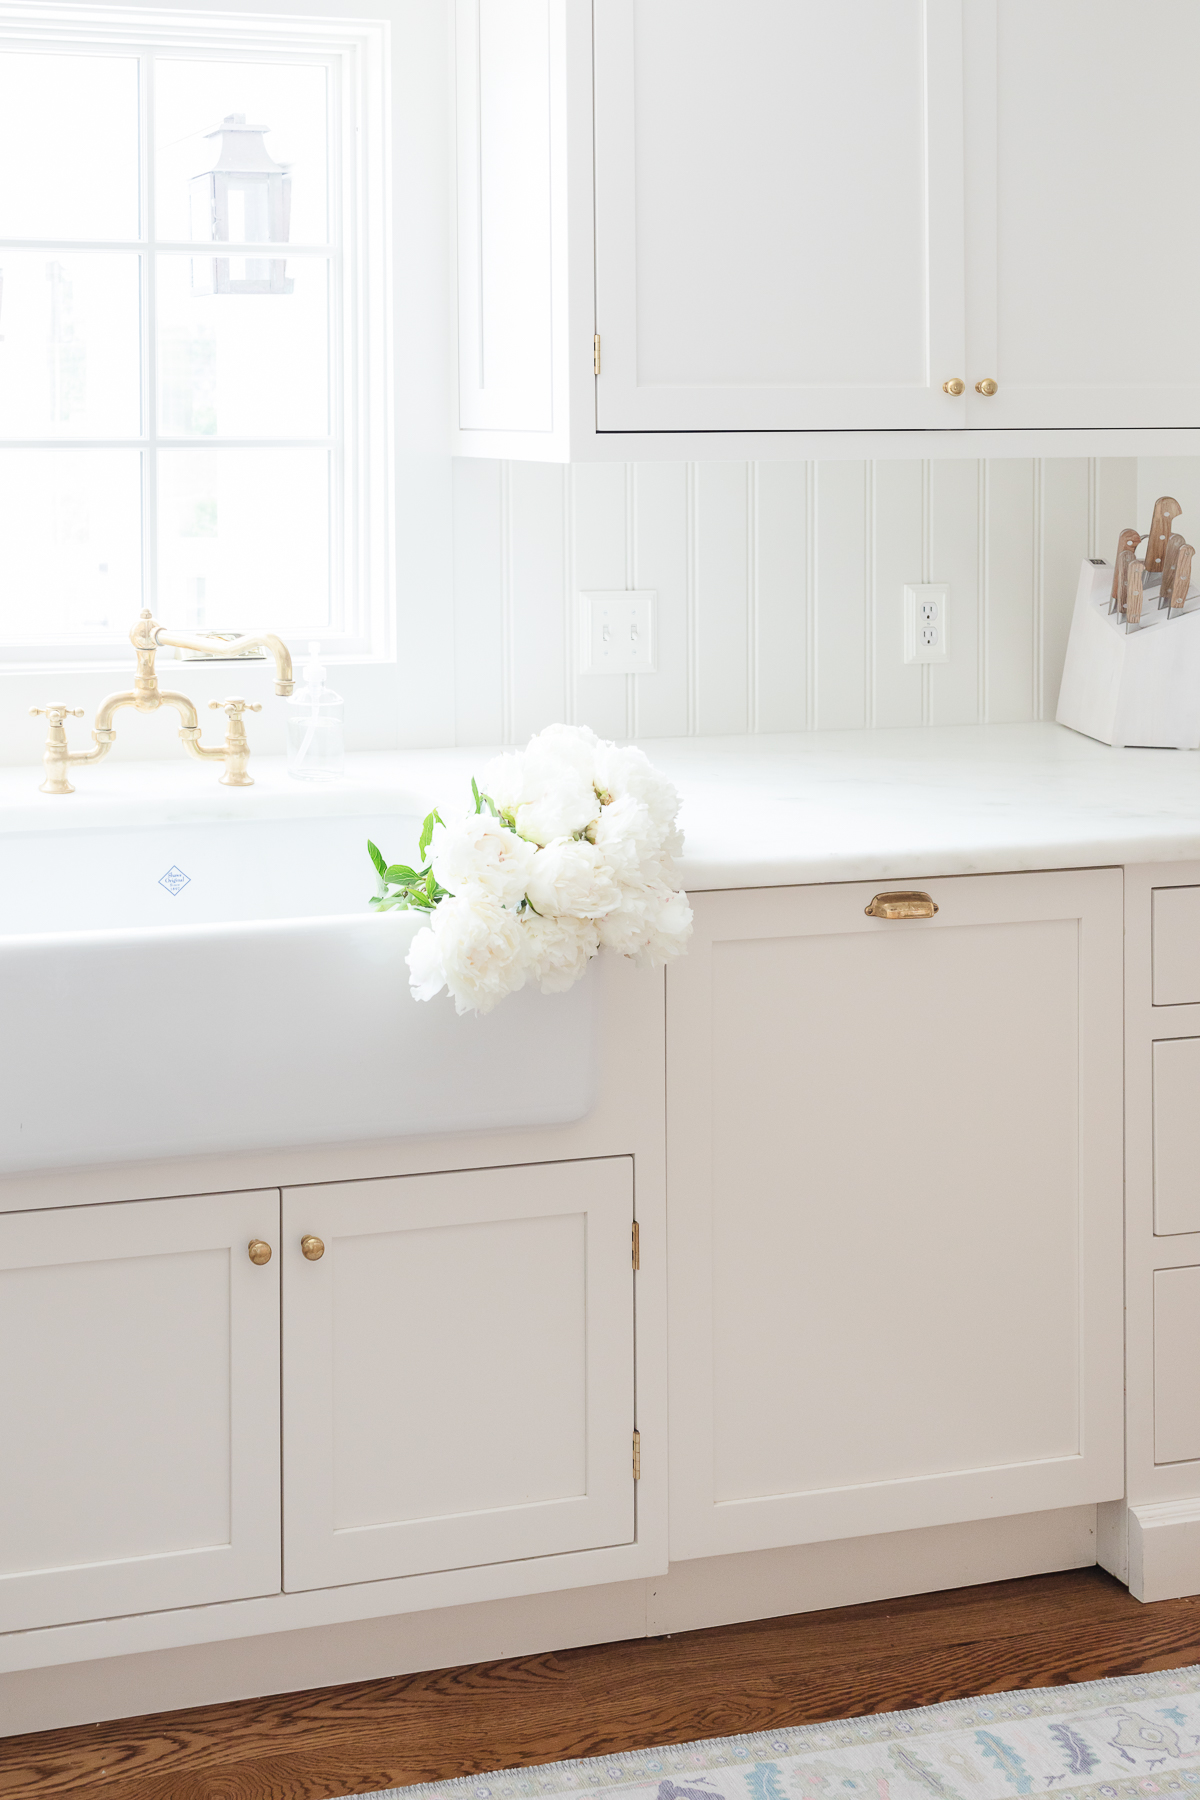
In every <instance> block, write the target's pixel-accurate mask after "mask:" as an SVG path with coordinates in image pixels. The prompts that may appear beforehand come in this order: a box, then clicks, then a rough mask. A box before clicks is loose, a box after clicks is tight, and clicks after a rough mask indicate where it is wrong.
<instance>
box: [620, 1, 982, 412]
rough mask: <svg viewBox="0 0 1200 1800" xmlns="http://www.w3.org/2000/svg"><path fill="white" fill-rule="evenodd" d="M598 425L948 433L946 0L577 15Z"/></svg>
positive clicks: (958, 252) (958, 242) (954, 204)
mask: <svg viewBox="0 0 1200 1800" xmlns="http://www.w3.org/2000/svg"><path fill="white" fill-rule="evenodd" d="M595 141H596V170H595V189H596V329H597V331H598V332H599V333H600V336H601V372H600V378H599V380H598V381H597V383H596V415H597V424H598V427H599V429H600V430H601V431H664V430H667V431H794V430H796V429H798V428H804V429H807V430H814V431H837V430H856V429H858V430H871V429H876V430H878V429H885V430H896V429H898V428H900V429H902V428H904V427H916V428H918V429H928V428H929V427H936V426H944V425H949V424H961V423H962V420H963V409H964V406H965V402H964V401H963V400H961V399H959V400H955V399H953V398H950V397H949V396H947V395H945V394H943V392H942V388H941V384H942V381H943V380H944V379H945V378H946V377H947V376H948V375H954V374H961V372H962V369H963V367H964V361H963V359H964V353H965V350H964V344H963V304H962V266H963V204H962V44H961V36H960V27H959V8H958V0H839V3H838V4H837V5H833V6H831V5H829V4H828V0H822V3H820V4H808V3H807V0H801V3H800V4H797V0H596V5H595Z"/></svg>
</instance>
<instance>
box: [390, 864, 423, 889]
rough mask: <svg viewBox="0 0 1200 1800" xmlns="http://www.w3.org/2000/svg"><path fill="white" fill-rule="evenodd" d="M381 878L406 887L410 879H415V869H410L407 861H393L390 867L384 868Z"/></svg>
mask: <svg viewBox="0 0 1200 1800" xmlns="http://www.w3.org/2000/svg"><path fill="white" fill-rule="evenodd" d="M383 879H384V880H385V881H390V882H392V883H393V884H396V885H399V886H401V887H407V886H408V884H409V882H410V881H416V879H417V871H416V870H415V869H410V868H409V866H408V864H407V863H393V864H392V866H391V868H390V869H384V871H383Z"/></svg>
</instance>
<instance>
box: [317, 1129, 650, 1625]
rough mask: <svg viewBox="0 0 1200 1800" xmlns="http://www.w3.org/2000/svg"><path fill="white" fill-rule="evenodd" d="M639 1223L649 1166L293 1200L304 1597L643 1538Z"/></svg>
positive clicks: (473, 1173) (575, 1165)
mask: <svg viewBox="0 0 1200 1800" xmlns="http://www.w3.org/2000/svg"><path fill="white" fill-rule="evenodd" d="M632 1220H633V1165H632V1161H631V1159H630V1158H628V1157H613V1158H606V1159H601V1160H594V1161H582V1162H570V1163H549V1164H545V1163H543V1164H534V1165H525V1166H522V1167H519V1168H513V1169H483V1170H469V1171H466V1172H457V1173H449V1174H438V1175H416V1176H403V1177H398V1178H396V1179H394V1180H385V1181H360V1182H351V1183H345V1184H338V1185H334V1186H328V1187H313V1188H299V1189H290V1190H288V1191H286V1192H285V1194H284V1365H285V1369H286V1372H287V1373H286V1380H285V1385H284V1517H285V1523H286V1531H285V1544H286V1552H285V1570H284V1585H285V1586H286V1587H287V1588H288V1589H292V1590H295V1589H301V1588H310V1587H323V1586H332V1585H336V1584H339V1583H343V1582H351V1581H375V1580H381V1579H385V1578H388V1577H392V1576H401V1575H413V1574H420V1573H426V1572H429V1571H433V1570H439V1569H453V1568H465V1567H469V1566H472V1565H476V1564H481V1563H492V1562H506V1561H511V1560H513V1559H515V1558H518V1557H533V1556H549V1555H555V1554H561V1553H563V1552H566V1551H572V1550H584V1549H592V1548H596V1547H598V1546H601V1545H610V1544H624V1543H630V1542H632V1541H633V1538H634V1535H635V1534H634V1487H633V1467H632V1437H633V1428H634V1394H633V1281H634V1275H633V1266H632V1259H631V1254H630V1231H631V1225H632ZM312 1237H315V1238H318V1239H319V1240H320V1241H321V1243H322V1244H323V1246H324V1248H323V1250H321V1251H320V1252H319V1253H318V1254H317V1255H316V1257H315V1259H313V1260H310V1259H309V1257H306V1256H305V1254H304V1252H303V1251H302V1249H301V1240H302V1239H304V1238H312ZM309 1249H310V1255H311V1252H312V1249H313V1246H311V1245H310V1246H309Z"/></svg>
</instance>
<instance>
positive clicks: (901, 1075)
mask: <svg viewBox="0 0 1200 1800" xmlns="http://www.w3.org/2000/svg"><path fill="white" fill-rule="evenodd" d="M925 885H926V886H928V888H929V891H930V892H932V893H933V894H934V897H935V899H937V900H938V901H939V904H940V909H941V910H940V911H939V913H938V915H937V916H936V918H934V919H930V920H906V921H881V920H877V919H874V918H867V917H865V916H864V911H863V908H864V906H865V905H866V903H867V902H868V901H869V900H870V898H871V895H872V892H873V890H872V889H871V888H867V887H858V886H852V887H830V888H822V889H807V890H806V889H793V890H779V891H776V892H769V891H760V892H757V893H740V894H722V895H706V896H702V897H701V899H700V903H699V905H698V907H697V933H696V939H695V940H694V942H693V946H692V949H691V952H690V954H689V956H688V958H687V959H686V962H684V963H681V964H680V965H678V967H673V968H672V969H671V970H670V971H669V975H668V1069H669V1082H670V1097H669V1123H668V1131H669V1160H668V1167H669V1170H670V1188H669V1196H668V1198H669V1206H670V1216H671V1236H670V1242H671V1357H672V1389H671V1419H672V1449H671V1456H672V1463H671V1554H672V1556H673V1557H688V1556H707V1555H716V1554H720V1553H722V1552H725V1551H733V1550H748V1549H755V1548H763V1547H767V1546H769V1545H776V1544H783V1543H796V1542H805V1541H814V1540H819V1539H822V1538H833V1537H844V1536H851V1535H855V1534H857V1533H865V1532H880V1531H888V1530H896V1529H904V1528H906V1527H911V1526H918V1525H926V1524H937V1523H944V1522H948V1521H950V1520H954V1519H966V1518H978V1517H986V1516H988V1515H991V1514H1001V1513H1011V1512H1021V1511H1032V1510H1037V1509H1041V1508H1049V1507H1054V1506H1066V1505H1070V1504H1074V1503H1084V1502H1090V1501H1093V1500H1099V1499H1104V1498H1108V1497H1111V1496H1113V1495H1115V1494H1118V1493H1119V1492H1120V1491H1121V1282H1120V1268H1121V1263H1120V1256H1121V1237H1120V1233H1121V1125H1120V1120H1121V1112H1120V1107H1121V1098H1120V1094H1121V1088H1120V1081H1121V1048H1120V1027H1121V989H1120V980H1121V880H1120V876H1119V874H1116V873H1112V872H1107V871H1105V872H1098V873H1091V872H1089V873H1087V874H1083V875H1017V876H1001V877H965V878H958V879H954V880H948V881H940V882H936V883H927V884H925ZM1084 1295H1086V1301H1085V1300H1084V1298H1083V1296H1084Z"/></svg>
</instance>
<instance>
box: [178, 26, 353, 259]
mask: <svg viewBox="0 0 1200 1800" xmlns="http://www.w3.org/2000/svg"><path fill="white" fill-rule="evenodd" d="M326 81H327V71H326V69H325V67H324V65H323V64H313V63H254V62H233V61H229V62H173V61H170V60H169V59H167V58H163V59H162V60H161V61H159V62H157V63H156V64H155V104H156V108H157V118H158V128H157V144H158V149H157V162H158V169H157V186H156V189H155V193H156V198H157V213H156V219H155V224H156V229H157V231H158V235H159V237H160V238H165V239H168V240H170V239H181V238H184V239H189V240H190V239H192V238H193V237H197V236H207V231H206V230H203V229H201V224H200V219H199V215H198V224H197V229H196V230H195V231H193V229H192V217H193V214H192V201H193V189H192V181H193V178H194V177H196V176H199V175H200V174H202V173H203V172H204V171H205V170H208V169H211V168H212V166H213V163H214V161H215V158H216V155H217V153H218V152H219V150H220V148H221V139H220V137H210V136H209V133H211V132H215V131H217V130H218V128H219V127H220V125H221V122H222V120H223V119H226V118H228V117H230V116H231V115H233V114H238V113H240V114H241V115H242V117H243V120H244V122H245V123H246V124H248V125H250V126H255V125H258V126H264V127H266V134H265V136H264V137H259V136H258V135H257V133H252V132H248V133H247V134H246V137H247V138H248V139H249V140H250V142H249V145H248V148H249V151H250V154H251V157H252V158H257V157H258V156H259V155H260V154H261V152H262V151H263V150H265V152H266V157H267V158H268V159H269V161H270V162H273V163H281V164H284V165H285V166H286V168H287V170H288V174H289V177H290V211H291V227H290V230H289V231H288V232H287V236H288V237H290V238H291V239H292V241H293V242H295V243H298V244H313V243H315V244H323V243H325V242H326V241H327V238H328V235H329V227H328V223H327V212H326V193H327V188H328V181H327V175H326V166H327V161H328V146H327V119H326V113H327V103H326V93H325V90H326ZM231 223H233V224H237V223H238V221H237V219H236V217H235V218H234V219H233V220H232V221H231ZM222 235H227V234H226V233H223V234H222ZM250 235H252V236H254V237H255V238H257V233H256V232H252V233H251V234H250Z"/></svg>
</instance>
